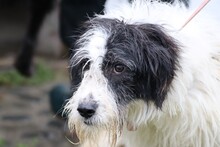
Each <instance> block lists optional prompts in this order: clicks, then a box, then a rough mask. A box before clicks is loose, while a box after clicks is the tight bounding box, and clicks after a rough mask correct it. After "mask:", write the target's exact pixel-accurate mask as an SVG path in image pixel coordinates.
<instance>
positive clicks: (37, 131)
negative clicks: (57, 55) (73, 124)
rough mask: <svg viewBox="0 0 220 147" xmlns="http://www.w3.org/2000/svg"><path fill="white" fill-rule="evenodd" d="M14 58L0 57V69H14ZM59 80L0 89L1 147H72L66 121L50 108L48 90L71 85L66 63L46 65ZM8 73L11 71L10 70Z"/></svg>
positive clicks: (51, 62)
mask: <svg viewBox="0 0 220 147" xmlns="http://www.w3.org/2000/svg"><path fill="white" fill-rule="evenodd" d="M12 61H13V60H12V57H9V58H0V70H2V69H7V68H9V69H10V68H12V66H11V65H12ZM46 63H47V64H48V65H49V66H50V67H51V68H53V70H54V71H55V72H56V74H57V76H56V79H55V80H53V81H50V82H47V83H44V84H42V85H39V86H31V85H29V86H4V85H3V86H1V87H0V147H73V146H74V145H72V144H71V143H70V142H69V141H68V140H67V139H66V137H68V138H70V139H71V135H70V134H69V132H68V129H67V125H66V124H67V123H66V121H65V120H61V119H58V118H56V117H55V115H54V114H53V113H52V111H51V109H50V104H49V95H48V93H49V91H50V90H51V88H52V87H53V86H54V85H56V84H60V83H63V84H68V74H67V68H66V67H67V63H66V60H51V61H47V62H46ZM7 70H8V69H7Z"/></svg>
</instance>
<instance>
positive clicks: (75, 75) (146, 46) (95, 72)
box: [66, 18, 179, 144]
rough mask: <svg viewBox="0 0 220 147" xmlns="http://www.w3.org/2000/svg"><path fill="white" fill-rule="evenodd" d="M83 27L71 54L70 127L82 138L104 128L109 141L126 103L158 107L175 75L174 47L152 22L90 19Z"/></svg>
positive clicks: (121, 121) (123, 115) (114, 136)
mask: <svg viewBox="0 0 220 147" xmlns="http://www.w3.org/2000/svg"><path fill="white" fill-rule="evenodd" d="M86 28H87V29H86V32H85V33H84V34H83V35H82V36H81V38H80V39H79V41H78V44H77V49H76V52H75V53H74V55H73V57H72V58H71V65H70V66H71V72H70V74H71V77H72V86H73V96H72V98H71V99H70V100H69V102H68V104H67V105H66V110H68V112H69V126H70V129H75V130H76V133H77V135H78V137H79V139H81V141H83V140H84V139H90V140H95V138H96V137H97V135H98V134H100V132H103V130H106V132H108V133H110V137H111V140H113V141H112V144H114V143H115V140H116V139H117V134H118V133H119V131H120V129H121V128H122V126H123V124H124V123H125V122H126V117H127V112H128V111H127V110H128V109H129V104H130V103H131V102H134V101H138V100H142V101H143V103H145V104H146V105H147V104H148V103H149V102H152V103H154V104H155V109H160V108H162V105H163V102H164V100H165V98H166V94H167V92H168V90H169V88H170V84H171V81H172V79H173V78H174V76H175V69H176V68H177V64H178V52H179V51H178V45H177V43H176V41H175V40H174V39H173V38H172V37H170V36H168V35H167V34H166V33H165V30H164V29H163V27H161V26H159V25H154V24H126V23H125V22H123V21H119V20H114V19H104V18H102V19H101V18H95V19H93V20H90V21H89V22H88V23H87V25H86ZM101 134H102V133H101Z"/></svg>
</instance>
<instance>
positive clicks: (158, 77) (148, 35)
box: [137, 24, 179, 108]
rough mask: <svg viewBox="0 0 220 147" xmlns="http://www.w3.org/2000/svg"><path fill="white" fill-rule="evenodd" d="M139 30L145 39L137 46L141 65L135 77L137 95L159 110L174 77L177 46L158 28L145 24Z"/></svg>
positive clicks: (176, 62)
mask: <svg viewBox="0 0 220 147" xmlns="http://www.w3.org/2000/svg"><path fill="white" fill-rule="evenodd" d="M139 29H140V30H141V32H143V35H144V37H142V38H145V41H143V40H142V44H141V45H140V46H139V47H140V48H139V51H140V56H141V58H142V59H141V60H142V64H143V65H141V67H142V68H140V72H139V74H138V75H139V76H138V77H137V81H138V82H139V83H140V85H139V86H138V89H139V90H140V91H139V93H140V94H141V95H140V96H141V98H143V99H145V100H151V101H153V102H154V103H155V105H156V106H157V107H158V108H161V107H162V103H163V101H164V99H165V97H166V94H167V91H168V90H169V88H170V84H171V81H172V80H173V78H174V76H175V70H176V68H177V65H178V52H179V50H178V48H179V46H178V45H177V42H176V41H175V40H174V39H173V38H171V37H170V36H168V35H166V34H165V33H164V32H165V31H164V30H163V28H162V27H160V26H157V25H152V24H145V25H140V26H139Z"/></svg>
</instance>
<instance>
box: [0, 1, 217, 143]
mask: <svg viewBox="0 0 220 147" xmlns="http://www.w3.org/2000/svg"><path fill="white" fill-rule="evenodd" d="M104 1H105V0H62V1H58V0H0V147H70V146H74V145H72V144H71V143H70V142H69V141H68V139H66V138H69V140H71V141H73V142H77V140H76V138H75V136H74V135H73V134H70V133H69V132H68V129H67V124H66V120H65V117H60V114H58V113H56V112H57V111H58V112H60V111H59V109H60V107H61V105H62V102H64V101H65V99H67V98H68V97H69V95H70V92H69V84H70V83H69V75H68V58H69V55H70V54H71V52H70V50H69V48H71V47H72V44H74V41H75V39H76V38H75V36H76V35H78V34H79V33H78V32H79V26H80V25H81V24H82V22H83V21H85V20H86V18H87V16H92V15H93V14H94V12H95V13H102V9H103V5H104ZM201 2H202V0H193V1H191V4H190V9H195V8H196V7H197V6H198V5H199V4H200V3H201ZM219 7H220V1H219V0H212V1H211V2H210V4H209V5H208V6H207V7H206V8H205V9H206V10H208V11H209V12H211V14H213V15H217V16H218V17H217V18H220V17H219V16H220V13H219ZM202 13H206V11H202ZM200 15H201V14H200ZM60 100H61V102H60Z"/></svg>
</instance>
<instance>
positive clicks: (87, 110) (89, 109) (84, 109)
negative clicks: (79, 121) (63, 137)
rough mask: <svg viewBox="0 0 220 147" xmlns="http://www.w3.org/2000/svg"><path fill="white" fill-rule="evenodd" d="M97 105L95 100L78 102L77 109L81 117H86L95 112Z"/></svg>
mask: <svg viewBox="0 0 220 147" xmlns="http://www.w3.org/2000/svg"><path fill="white" fill-rule="evenodd" d="M97 107H98V104H97V103H96V102H88V103H81V104H79V106H78V108H77V111H78V112H79V114H80V115H81V116H82V117H84V118H86V119H88V118H90V117H92V116H93V115H94V114H95V112H96V109H97Z"/></svg>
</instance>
